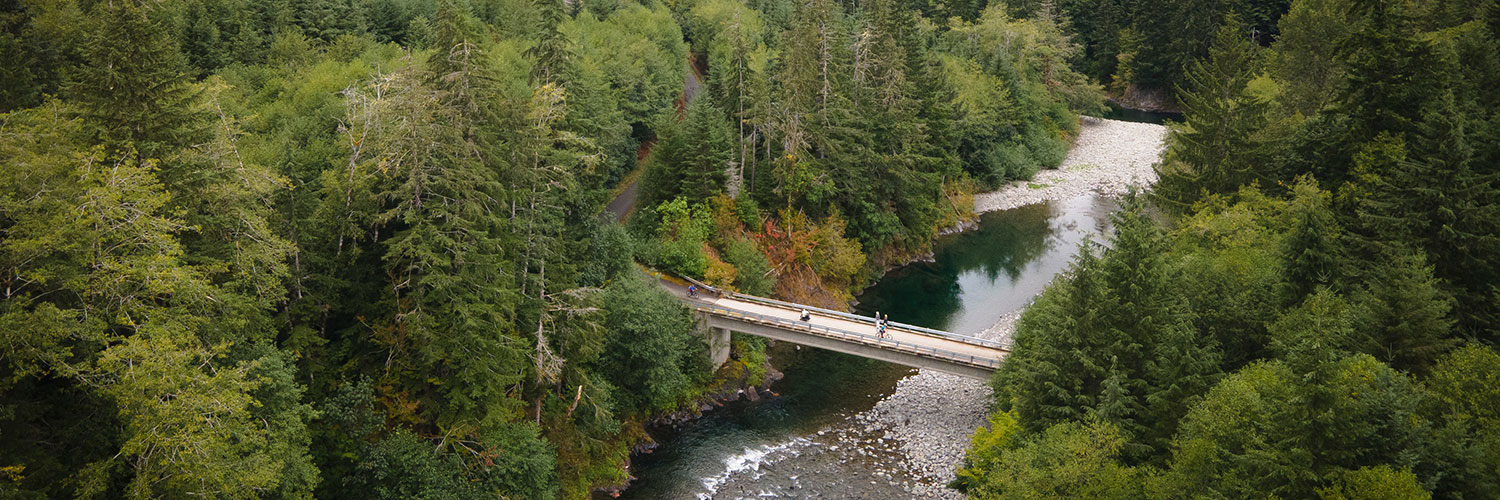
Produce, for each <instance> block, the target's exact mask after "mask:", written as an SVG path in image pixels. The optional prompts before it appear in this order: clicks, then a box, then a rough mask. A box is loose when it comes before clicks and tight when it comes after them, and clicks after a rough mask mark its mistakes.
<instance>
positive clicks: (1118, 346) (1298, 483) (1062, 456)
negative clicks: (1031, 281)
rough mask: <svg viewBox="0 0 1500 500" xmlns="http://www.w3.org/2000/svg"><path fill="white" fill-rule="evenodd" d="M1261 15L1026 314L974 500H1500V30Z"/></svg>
mask: <svg viewBox="0 0 1500 500" xmlns="http://www.w3.org/2000/svg"><path fill="white" fill-rule="evenodd" d="M1240 7H1241V8H1240V9H1238V10H1236V11H1235V12H1234V13H1232V14H1231V15H1228V16H1225V17H1224V18H1223V19H1224V20H1223V22H1222V23H1219V24H1218V28H1217V32H1216V33H1214V34H1213V35H1212V36H1210V37H1207V38H1204V42H1205V43H1207V45H1206V47H1207V49H1206V51H1205V52H1204V53H1203V54H1202V56H1203V57H1201V58H1198V59H1196V60H1194V61H1192V62H1191V63H1190V64H1187V65H1185V66H1183V67H1182V72H1181V74H1180V79H1179V80H1178V83H1177V84H1176V88H1177V93H1178V97H1179V98H1180V101H1181V104H1182V107H1183V111H1184V112H1185V120H1184V121H1183V122H1182V123H1179V124H1174V125H1172V126H1171V132H1170V135H1169V139H1168V148H1167V151H1166V153H1165V155H1164V157H1163V160H1162V162H1161V163H1160V164H1158V165H1157V167H1156V168H1157V172H1158V174H1159V176H1160V180H1159V182H1158V183H1157V184H1156V185H1155V187H1154V190H1153V191H1152V192H1151V193H1150V194H1141V195H1138V196H1135V197H1133V198H1131V199H1130V200H1128V201H1127V203H1126V208H1125V209H1124V210H1122V211H1121V212H1120V213H1118V214H1116V216H1115V219H1114V222H1115V223H1114V228H1115V229H1114V232H1113V234H1112V235H1111V237H1110V238H1109V242H1108V244H1107V245H1099V244H1089V245H1086V246H1085V248H1084V249H1083V251H1082V256H1081V257H1080V258H1079V259H1078V260H1077V261H1076V262H1074V263H1073V265H1072V267H1071V268H1070V269H1069V270H1068V271H1067V272H1066V273H1064V274H1063V275H1061V276H1060V277H1059V279H1058V280H1057V281H1056V282H1055V283H1054V284H1053V285H1052V286H1051V287H1050V288H1049V289H1048V290H1047V291H1046V292H1045V293H1044V294H1043V295H1041V296H1040V297H1039V298H1038V299H1037V301H1036V302H1035V304H1034V305H1033V306H1032V307H1031V308H1030V309H1028V310H1027V311H1026V313H1025V314H1024V315H1023V316H1022V318H1021V320H1020V326H1019V328H1018V331H1017V337H1016V344H1015V350H1014V351H1013V352H1012V354H1011V356H1010V358H1009V359H1008V360H1007V361H1006V363H1005V364H1004V365H1003V366H1002V368H1001V369H1000V370H999V372H997V374H996V376H995V378H994V380H993V387H994V389H995V395H996V400H995V403H996V406H997V410H996V412H995V413H994V414H993V415H992V416H991V418H990V423H989V425H988V426H987V427H986V428H984V429H981V430H980V431H979V432H978V433H976V434H975V435H974V437H973V441H972V442H971V447H970V449H969V454H968V457H967V459H966V467H965V468H963V469H962V470H961V471H960V472H959V477H958V479H957V481H956V482H955V483H954V485H955V486H957V487H959V488H961V489H963V490H964V491H966V492H967V493H968V494H969V496H970V497H972V498H983V499H990V498H996V499H999V498H1037V497H1088V498H1163V499H1165V498H1321V499H1356V498H1371V499H1373V498H1409V499H1427V498H1453V499H1459V498H1492V497H1495V496H1496V495H1500V426H1497V425H1496V422H1497V421H1496V420H1495V419H1493V418H1491V417H1490V416H1488V415H1489V414H1491V413H1493V410H1491V409H1492V408H1500V398H1497V393H1496V391H1495V390H1494V387H1495V381H1496V380H1497V377H1500V355H1497V353H1496V351H1495V346H1496V343H1497V342H1500V322H1497V319H1496V316H1495V311H1497V310H1500V302H1497V301H1500V275H1497V274H1496V264H1497V261H1496V258H1495V256H1496V255H1500V246H1497V245H1500V141H1497V139H1500V135H1497V134H1500V113H1497V111H1496V110H1497V109H1500V108H1497V106H1496V105H1497V104H1500V102H1497V100H1500V91H1497V89H1496V87H1495V86H1494V85H1493V82H1494V78H1495V75H1497V74H1500V4H1497V3H1496V2H1492V1H1490V2H1469V1H1453V2H1448V1H1422V2H1416V1H1410V2H1409V1H1403V0H1294V1H1292V2H1291V3H1290V6H1289V9H1288V10H1287V11H1286V13H1285V14H1284V15H1282V16H1281V17H1280V18H1279V21H1278V23H1277V25H1278V26H1277V29H1276V30H1275V31H1274V33H1275V35H1274V36H1272V37H1271V38H1270V39H1269V40H1267V39H1261V38H1259V34H1261V33H1266V31H1264V30H1263V29H1262V28H1259V27H1256V25H1255V23H1257V22H1258V21H1257V19H1259V17H1257V16H1259V14H1258V13H1257V11H1254V10H1253V9H1248V8H1245V7H1248V6H1246V5H1241V6H1240ZM1080 35H1081V36H1083V35H1082V31H1080ZM1121 61H1122V63H1123V61H1125V58H1121Z"/></svg>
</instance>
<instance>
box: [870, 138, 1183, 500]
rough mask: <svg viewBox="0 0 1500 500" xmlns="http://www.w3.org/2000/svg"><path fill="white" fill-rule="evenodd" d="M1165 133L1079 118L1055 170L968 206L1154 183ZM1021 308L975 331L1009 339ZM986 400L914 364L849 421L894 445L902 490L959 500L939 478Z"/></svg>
mask: <svg viewBox="0 0 1500 500" xmlns="http://www.w3.org/2000/svg"><path fill="white" fill-rule="evenodd" d="M1166 134H1167V128H1166V127H1164V126H1161V125H1155V124H1148V123H1134V122H1124V121H1118V120H1105V119H1092V118H1086V119H1085V120H1084V121H1083V123H1082V125H1081V126H1080V130H1079V136H1078V139H1077V141H1076V142H1075V143H1074V145H1073V147H1072V149H1070V150H1069V152H1068V156H1067V158H1066V159H1064V160H1063V163H1062V164H1061V165H1060V166H1059V167H1058V168H1057V169H1055V170H1045V171H1042V172H1040V173H1038V174H1037V175H1036V176H1035V178H1033V179H1032V180H1030V181H1018V182H1014V183H1012V184H1010V185H1008V186H1005V187H1003V188H1001V189H999V190H996V191H993V192H989V193H982V194H979V195H976V196H975V197H974V211H975V212H976V213H984V212H990V211H996V210H1007V209H1012V208H1017V207H1022V206H1026V205H1031V204H1036V203H1042V202H1047V201H1063V200H1068V199H1072V198H1075V197H1078V196H1082V195H1085V194H1088V193H1090V192H1097V193H1100V194H1103V195H1106V196H1117V195H1120V194H1124V193H1125V192H1126V191H1127V190H1128V189H1129V188H1130V186H1140V187H1146V186H1149V185H1150V184H1151V183H1153V182H1155V181H1156V172H1155V171H1154V170H1152V165H1153V164H1155V163H1156V162H1157V161H1158V160H1159V159H1160V158H1161V154H1162V152H1163V150H1164V149H1165V140H1166ZM1023 310H1024V309H1023ZM1023 310H1017V311H1014V312H1011V313H1009V314H1006V315H1005V316H1003V317H1002V318H1001V319H1000V320H999V321H997V322H996V323H995V324H994V325H992V326H990V327H989V328H986V329H985V330H984V331H982V332H980V333H978V334H976V336H977V337H981V338H985V339H990V340H998V341H1001V342H1003V343H1005V344H1007V345H1009V344H1010V343H1011V342H1012V341H1013V338H1014V333H1015V326H1016V322H1017V320H1018V319H1019V318H1020V317H1021V313H1022V311H1023ZM991 401H992V397H991V391H990V388H989V386H988V385H987V384H985V383H984V382H981V381H978V380H971V379H967V378H963V377H958V376H954V375H948V374H945V373H939V372H934V371H931V370H922V371H920V372H918V373H917V374H916V375H912V376H910V377H906V378H904V379H902V380H901V381H899V382H897V384H896V390H895V391H894V392H893V393H892V394H891V395H890V396H888V397H886V398H885V399H883V400H881V401H880V402H878V403H876V404H875V407H874V408H872V409H870V410H869V411H866V412H863V413H861V414H859V415H857V416H856V417H855V420H856V422H857V424H858V425H861V426H863V427H865V429H867V430H869V431H871V432H880V431H883V432H884V435H885V437H887V438H892V439H894V440H896V441H897V442H898V443H899V445H898V446H899V448H900V450H901V451H902V455H904V456H905V458H906V464H905V469H906V470H907V471H908V473H909V474H910V477H911V479H913V481H912V485H911V486H910V487H909V491H910V493H911V494H912V495H913V496H914V497H916V498H940V499H949V498H952V499H960V498H962V497H963V496H962V495H960V494H959V493H958V492H956V491H953V490H950V489H948V488H947V483H948V482H949V481H952V480H953V478H954V477H955V471H956V470H957V468H958V466H959V465H961V464H962V462H963V456H964V451H965V450H966V449H967V448H968V445H969V437H970V436H971V435H972V434H973V433H974V430H975V429H978V428H979V427H980V426H981V425H983V424H984V423H985V418H986V417H987V416H988V414H989V412H990V403H991Z"/></svg>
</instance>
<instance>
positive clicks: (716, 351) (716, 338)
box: [704, 326, 729, 368]
mask: <svg viewBox="0 0 1500 500" xmlns="http://www.w3.org/2000/svg"><path fill="white" fill-rule="evenodd" d="M704 333H706V334H707V339H708V359H709V360H710V361H712V362H713V364H714V368H718V367H720V366H723V365H724V362H725V361H729V330H725V329H723V328H715V327H711V326H710V327H707V328H704Z"/></svg>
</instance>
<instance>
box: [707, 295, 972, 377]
mask: <svg viewBox="0 0 1500 500" xmlns="http://www.w3.org/2000/svg"><path fill="white" fill-rule="evenodd" d="M693 308H694V309H697V310H699V311H703V312H708V313H712V314H717V315H720V316H725V317H730V318H734V317H738V318H740V319H743V320H745V321H750V322H753V323H769V324H773V325H777V326H779V327H782V328H787V329H790V330H796V331H806V332H808V333H813V334H815V335H816V334H819V332H821V336H824V337H829V338H834V339H838V340H843V341H853V342H856V343H860V344H868V345H874V346H876V347H882V348H884V347H892V348H895V349H896V350H898V351H907V352H910V353H912V354H917V355H927V356H931V357H933V358H937V359H943V360H947V361H952V362H955V363H963V364H968V365H972V366H976V367H982V368H991V369H994V368H999V367H1000V360H999V359H991V358H986V357H983V356H975V355H972V354H963V353H959V352H955V351H950V350H947V349H938V348H936V347H929V346H924V345H918V344H912V343H910V342H902V341H899V340H895V339H888V338H880V337H879V336H875V335H870V334H867V333H859V332H852V331H849V330H844V329H842V328H830V327H827V326H823V325H815V324H812V323H807V322H804V321H794V320H789V319H786V318H778V317H776V316H770V315H766V314H760V313H754V312H750V311H744V310H740V309H735V308H731V307H724V306H720V305H715V304H709V303H704V302H696V303H693Z"/></svg>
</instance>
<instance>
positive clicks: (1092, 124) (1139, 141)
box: [974, 117, 1167, 213]
mask: <svg viewBox="0 0 1500 500" xmlns="http://www.w3.org/2000/svg"><path fill="white" fill-rule="evenodd" d="M1166 138H1167V128H1166V127H1164V126H1161V125H1156V124H1151V123H1135V122H1124V121H1119V120H1105V119H1101V118H1088V117H1086V118H1084V119H1083V123H1082V125H1081V126H1080V127H1079V130H1078V138H1077V140H1076V141H1074V143H1073V148H1072V149H1070V150H1068V156H1067V157H1066V158H1064V159H1063V162H1062V164H1061V165H1058V167H1057V168H1056V169H1051V170H1043V171H1041V172H1037V174H1036V176H1035V177H1033V178H1032V179H1031V180H1029V181H1015V182H1012V183H1010V184H1009V185H1007V186H1005V187H1002V188H1000V189H998V190H995V191H991V192H988V193H980V194H977V195H975V196H974V211H975V212H978V213H984V212H990V211H995V210H1006V209H1011V208H1016V207H1021V206H1026V205H1031V204H1034V203H1041V202H1044V201H1048V200H1066V199H1070V198H1073V197H1076V196H1079V195H1082V194H1085V193H1088V192H1090V191H1094V192H1099V193H1102V194H1106V195H1119V194H1124V193H1125V191H1126V190H1127V189H1128V188H1129V187H1130V186H1132V185H1135V186H1149V185H1150V184H1151V183H1153V182H1156V171H1154V170H1152V169H1151V166H1152V165H1153V164H1155V163H1156V162H1157V160H1159V159H1160V158H1161V154H1162V151H1163V150H1165V149H1166Z"/></svg>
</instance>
